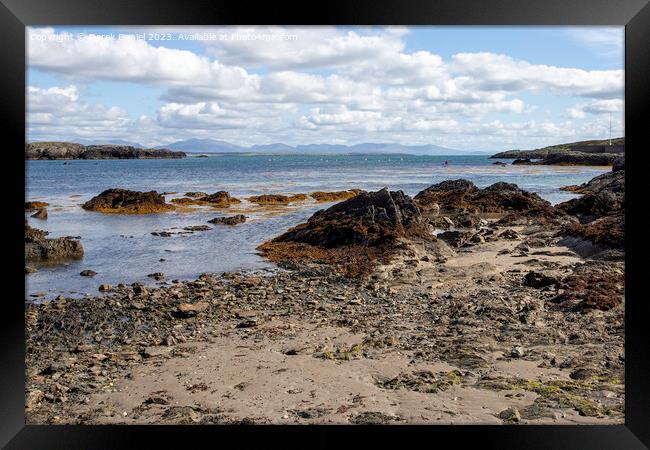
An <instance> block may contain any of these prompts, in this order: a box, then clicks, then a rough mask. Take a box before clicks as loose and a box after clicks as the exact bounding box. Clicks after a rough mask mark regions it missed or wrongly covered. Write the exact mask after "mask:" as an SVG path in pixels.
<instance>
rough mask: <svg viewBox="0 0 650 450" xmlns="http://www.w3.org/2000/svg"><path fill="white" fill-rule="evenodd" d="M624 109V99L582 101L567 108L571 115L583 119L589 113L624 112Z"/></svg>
mask: <svg viewBox="0 0 650 450" xmlns="http://www.w3.org/2000/svg"><path fill="white" fill-rule="evenodd" d="M623 110H624V102H623V99H618V98H614V99H607V100H593V101H591V102H590V103H581V104H578V105H576V106H573V107H571V108H569V109H568V110H567V113H568V115H569V117H571V118H574V119H583V118H585V116H586V115H587V114H609V113H622V112H623Z"/></svg>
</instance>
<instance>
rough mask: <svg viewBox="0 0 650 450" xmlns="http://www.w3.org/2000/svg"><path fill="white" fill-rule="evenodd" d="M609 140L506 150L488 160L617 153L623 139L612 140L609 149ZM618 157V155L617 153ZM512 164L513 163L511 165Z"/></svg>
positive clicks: (543, 158)
mask: <svg viewBox="0 0 650 450" xmlns="http://www.w3.org/2000/svg"><path fill="white" fill-rule="evenodd" d="M609 143H610V142H609V140H593V141H580V142H572V143H568V144H558V145H551V146H549V147H544V148H537V149H534V150H508V151H505V152H500V153H497V154H495V155H492V156H491V157H490V158H497V159H498V158H501V159H522V160H524V159H527V160H531V159H541V160H545V159H547V158H548V159H549V161H550V160H551V158H554V157H561V156H563V155H569V154H577V153H579V154H589V153H591V154H603V153H612V154H616V153H619V151H620V150H619V149H620V147H621V146H624V145H625V138H616V139H612V141H611V143H612V144H613V145H614V146H613V147H609ZM608 147H609V148H615V151H607V150H608ZM619 156H620V153H619ZM513 164H514V163H513Z"/></svg>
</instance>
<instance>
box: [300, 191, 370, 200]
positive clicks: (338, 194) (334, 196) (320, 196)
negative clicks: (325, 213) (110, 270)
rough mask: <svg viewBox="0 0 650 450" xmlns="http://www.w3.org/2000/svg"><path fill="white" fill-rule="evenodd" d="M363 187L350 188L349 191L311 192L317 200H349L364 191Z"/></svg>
mask: <svg viewBox="0 0 650 450" xmlns="http://www.w3.org/2000/svg"><path fill="white" fill-rule="evenodd" d="M362 192H364V191H362V190H361V189H350V190H349V191H335V192H321V191H317V192H312V193H311V194H309V195H310V196H311V197H312V198H313V199H314V200H316V201H317V202H336V201H340V200H347V199H349V198H352V197H354V196H356V195H359V194H360V193H362Z"/></svg>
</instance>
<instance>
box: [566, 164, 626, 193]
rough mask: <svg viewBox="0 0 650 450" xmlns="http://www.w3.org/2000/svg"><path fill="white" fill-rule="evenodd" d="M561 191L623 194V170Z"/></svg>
mask: <svg viewBox="0 0 650 450" xmlns="http://www.w3.org/2000/svg"><path fill="white" fill-rule="evenodd" d="M561 189H562V190H563V191H570V192H576V193H579V194H589V193H591V194H595V193H598V192H600V191H610V192H612V193H620V194H624V193H625V170H617V171H612V172H607V173H604V174H602V175H598V176H597V177H595V178H592V179H591V180H589V181H588V182H586V183H583V184H580V185H577V186H576V185H572V186H565V187H563V188H561Z"/></svg>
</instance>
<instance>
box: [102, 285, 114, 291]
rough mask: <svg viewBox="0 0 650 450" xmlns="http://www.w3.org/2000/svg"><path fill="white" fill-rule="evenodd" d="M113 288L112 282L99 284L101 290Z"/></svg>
mask: <svg viewBox="0 0 650 450" xmlns="http://www.w3.org/2000/svg"><path fill="white" fill-rule="evenodd" d="M112 290H113V286H111V285H110V284H100V285H99V291H100V292H109V291H112Z"/></svg>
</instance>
